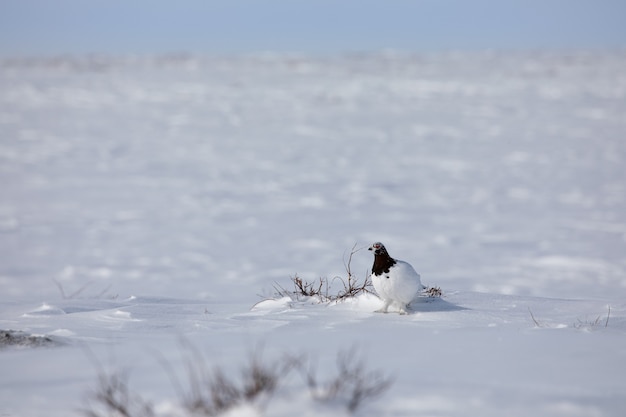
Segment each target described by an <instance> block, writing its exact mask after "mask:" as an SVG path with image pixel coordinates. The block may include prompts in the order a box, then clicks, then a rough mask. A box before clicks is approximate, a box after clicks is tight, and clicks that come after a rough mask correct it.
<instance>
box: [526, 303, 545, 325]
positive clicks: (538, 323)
mask: <svg viewBox="0 0 626 417" xmlns="http://www.w3.org/2000/svg"><path fill="white" fill-rule="evenodd" d="M528 312H529V313H530V318H532V319H533V322H534V323H535V326H536V327H544V325H543V324H542V323H540V322H539V321H538V320H537V319H536V318H535V315H534V314H533V312H532V310H531V309H530V307H528Z"/></svg>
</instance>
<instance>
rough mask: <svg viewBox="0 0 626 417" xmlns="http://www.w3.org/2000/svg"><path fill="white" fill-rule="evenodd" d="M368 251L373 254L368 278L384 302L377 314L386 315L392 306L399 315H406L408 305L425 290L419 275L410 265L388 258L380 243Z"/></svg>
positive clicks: (373, 245)
mask: <svg viewBox="0 0 626 417" xmlns="http://www.w3.org/2000/svg"><path fill="white" fill-rule="evenodd" d="M369 250H371V251H373V252H374V265H373V266H372V275H371V277H370V278H371V280H372V284H373V285H374V289H375V290H376V293H378V296H379V297H380V298H381V299H382V300H383V302H384V304H383V307H382V308H381V309H380V310H377V312H380V313H386V312H387V310H388V308H389V307H390V306H392V305H393V306H394V307H396V308H397V309H398V310H399V313H400V314H406V313H407V310H406V309H407V307H408V304H409V303H411V301H413V299H414V298H415V296H416V295H417V294H418V292H419V291H421V290H423V289H424V288H425V287H424V286H423V285H422V282H421V280H420V275H419V274H418V273H417V272H415V269H414V268H413V267H412V266H411V264H409V263H407V262H404V261H400V260H398V259H393V258H392V257H391V256H389V253H387V249H385V246H384V245H383V244H382V243H380V242H376V243H374V244H372V246H370V247H369Z"/></svg>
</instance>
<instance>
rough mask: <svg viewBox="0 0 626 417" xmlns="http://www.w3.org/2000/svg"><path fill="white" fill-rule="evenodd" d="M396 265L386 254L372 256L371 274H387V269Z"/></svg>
mask: <svg viewBox="0 0 626 417" xmlns="http://www.w3.org/2000/svg"><path fill="white" fill-rule="evenodd" d="M395 264H396V260H395V259H393V258H392V257H391V256H389V254H388V253H386V252H385V253H381V254H380V255H374V265H373V266H372V273H373V274H374V275H382V274H387V273H389V268H391V267H392V266H394V265H395Z"/></svg>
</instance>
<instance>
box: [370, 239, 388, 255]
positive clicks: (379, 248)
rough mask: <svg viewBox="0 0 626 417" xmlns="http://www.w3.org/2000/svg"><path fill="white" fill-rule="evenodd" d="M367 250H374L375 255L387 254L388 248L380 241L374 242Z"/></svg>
mask: <svg viewBox="0 0 626 417" xmlns="http://www.w3.org/2000/svg"><path fill="white" fill-rule="evenodd" d="M367 250H371V251H372V252H374V255H387V249H385V245H383V244H382V243H380V242H374V243H372V246H370V247H369V248H368V249H367Z"/></svg>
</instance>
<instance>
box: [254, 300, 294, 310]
mask: <svg viewBox="0 0 626 417" xmlns="http://www.w3.org/2000/svg"><path fill="white" fill-rule="evenodd" d="M292 302H293V301H292V300H291V298H289V297H282V298H277V299H268V300H263V301H260V302H258V303H256V304H255V305H253V306H252V308H251V309H250V311H273V310H284V309H285V308H291V304H292Z"/></svg>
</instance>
